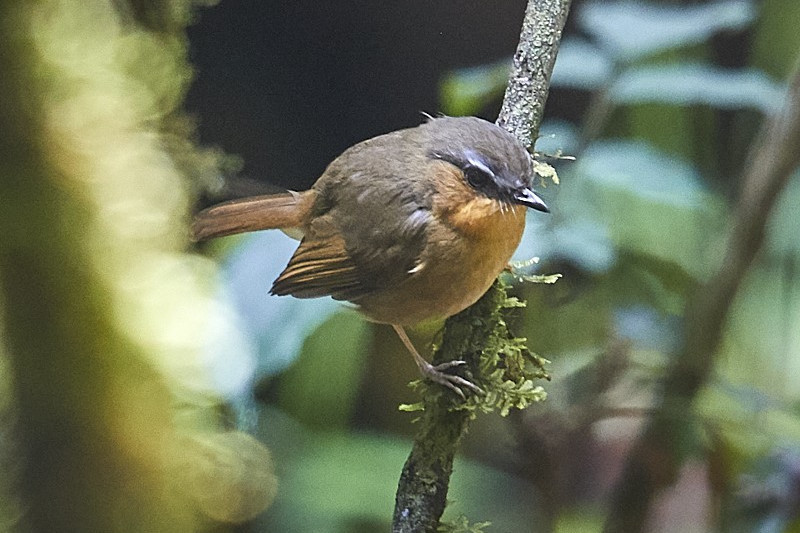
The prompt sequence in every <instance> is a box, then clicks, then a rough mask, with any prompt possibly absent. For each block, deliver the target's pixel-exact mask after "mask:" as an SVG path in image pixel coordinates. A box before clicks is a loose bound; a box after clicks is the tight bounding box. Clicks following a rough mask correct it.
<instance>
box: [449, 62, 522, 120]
mask: <svg viewBox="0 0 800 533" xmlns="http://www.w3.org/2000/svg"><path fill="white" fill-rule="evenodd" d="M510 73H511V60H510V59H503V60H501V61H497V62H495V63H490V64H488V65H481V66H476V67H469V68H462V69H457V70H453V71H451V72H449V73H447V74H446V75H445V78H444V79H443V80H442V82H441V86H440V88H439V93H440V94H439V101H440V102H441V106H442V112H444V113H446V114H448V115H455V116H462V115H474V114H476V113H478V112H479V111H480V110H481V108H483V107H484V106H485V105H486V104H488V103H489V102H491V101H492V100H495V99H499V98H500V97H502V96H503V93H504V92H505V90H506V83H507V82H508V76H509V74H510Z"/></svg>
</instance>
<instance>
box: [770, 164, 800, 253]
mask: <svg viewBox="0 0 800 533" xmlns="http://www.w3.org/2000/svg"><path fill="white" fill-rule="evenodd" d="M798 205H800V172H798V173H795V175H794V177H792V179H791V180H790V181H789V183H788V184H787V185H786V188H785V189H784V190H783V192H782V193H781V197H780V199H779V200H778V202H777V204H776V205H775V208H774V209H773V211H772V215H771V216H770V221H769V226H768V230H767V246H766V249H767V250H768V251H769V252H770V253H773V254H775V255H777V256H778V257H791V258H794V259H795V260H797V259H800V238H798V235H800V212H798V210H797V206H798Z"/></svg>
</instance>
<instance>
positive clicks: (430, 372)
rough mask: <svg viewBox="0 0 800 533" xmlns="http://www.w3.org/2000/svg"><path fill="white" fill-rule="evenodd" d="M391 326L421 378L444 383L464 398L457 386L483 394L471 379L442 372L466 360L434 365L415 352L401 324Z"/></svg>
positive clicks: (464, 362)
mask: <svg viewBox="0 0 800 533" xmlns="http://www.w3.org/2000/svg"><path fill="white" fill-rule="evenodd" d="M392 327H393V328H394V330H395V331H396V332H397V336H398V337H400V340H401V341H403V344H404V345H405V346H406V348H407V349H408V351H409V352H411V355H412V357H414V362H415V363H417V367H418V368H419V371H420V373H421V374H422V377H423V378H425V379H429V380H431V381H434V382H436V383H439V384H440V385H444V386H445V387H447V388H449V389H450V390H452V391H453V392H455V393H456V394H458V395H459V396H461V398H465V396H464V392H463V391H462V390H461V389H460V388H459V387H467V388H468V389H471V390H472V391H473V392H475V393H478V394H484V392H483V389H481V388H480V387H478V386H477V385H475V384H474V383H472V382H471V381H468V380H466V379H464V378H462V377H461V376H455V375H453V374H447V373H445V372H443V370H447V369H448V368H453V367H456V366H461V365H465V364H467V362H466V361H461V360H456V361H448V362H446V363H442V364H440V365H435V366H434V365H432V364H430V363H429V362H428V361H426V360H425V359H424V358H423V357H422V356H421V355H420V354H419V352H417V349H416V348H414V345H413V344H412V343H411V339H409V338H408V335H406V330H404V329H403V326H398V325H396V324H392Z"/></svg>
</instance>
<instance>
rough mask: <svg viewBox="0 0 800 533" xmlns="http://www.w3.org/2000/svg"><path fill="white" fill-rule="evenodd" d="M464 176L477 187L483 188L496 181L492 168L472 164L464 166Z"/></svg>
mask: <svg viewBox="0 0 800 533" xmlns="http://www.w3.org/2000/svg"><path fill="white" fill-rule="evenodd" d="M464 177H465V178H466V179H467V182H468V183H469V184H470V185H472V186H473V187H475V188H476V189H483V188H485V187H487V186H488V185H490V184H491V183H492V182H493V181H494V174H492V172H491V171H490V170H488V169H487V168H485V167H479V166H476V165H471V164H468V165H466V166H465V167H464Z"/></svg>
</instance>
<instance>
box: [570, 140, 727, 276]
mask: <svg viewBox="0 0 800 533" xmlns="http://www.w3.org/2000/svg"><path fill="white" fill-rule="evenodd" d="M575 172H576V173H577V174H579V175H580V179H581V187H582V188H581V189H580V191H579V192H578V193H579V194H580V195H582V196H583V198H588V199H591V200H590V201H591V202H592V207H593V208H594V209H595V212H596V213H597V216H598V217H599V218H600V219H601V220H603V221H605V223H606V224H607V225H608V228H609V231H610V234H611V238H612V240H613V241H614V242H616V243H617V246H621V247H625V248H627V249H629V250H631V251H633V252H634V253H637V254H648V255H651V256H653V257H657V258H661V259H663V260H666V261H669V262H674V263H676V264H678V265H680V267H681V268H683V269H685V270H686V271H687V272H689V273H690V275H692V276H698V275H700V274H701V273H702V272H703V271H704V269H705V268H707V267H708V259H709V257H708V255H709V251H710V250H709V247H708V244H709V242H708V240H709V238H710V237H711V236H712V235H713V232H710V231H709V228H710V226H709V225H710V224H713V223H715V222H716V223H719V218H720V211H721V209H720V203H719V201H718V200H717V199H716V198H715V197H714V196H713V195H712V194H710V193H709V192H708V191H706V189H705V188H704V187H703V185H702V182H701V181H700V176H699V173H698V172H697V170H696V169H695V168H694V167H692V166H691V165H689V164H688V163H686V162H684V161H681V160H678V159H675V158H673V157H670V156H669V155H667V154H664V153H661V152H658V151H656V150H655V149H653V148H652V147H650V146H649V145H647V144H645V143H642V142H636V141H603V142H598V143H595V144H593V145H592V146H590V147H589V148H588V149H587V150H586V152H585V153H584V154H583V156H582V157H581V159H580V160H579V161H578V162H577V164H576V166H575Z"/></svg>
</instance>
